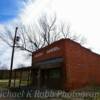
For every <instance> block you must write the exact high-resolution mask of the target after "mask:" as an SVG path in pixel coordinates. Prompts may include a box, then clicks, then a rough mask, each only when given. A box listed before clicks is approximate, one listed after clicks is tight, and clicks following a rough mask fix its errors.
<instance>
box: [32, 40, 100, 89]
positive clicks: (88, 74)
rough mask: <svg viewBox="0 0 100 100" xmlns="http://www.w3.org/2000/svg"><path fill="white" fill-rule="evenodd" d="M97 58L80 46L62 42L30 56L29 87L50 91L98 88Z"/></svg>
mask: <svg viewBox="0 0 100 100" xmlns="http://www.w3.org/2000/svg"><path fill="white" fill-rule="evenodd" d="M99 76H100V55H97V54H95V53H93V52H91V51H90V50H89V49H87V48H84V47H82V46H81V45H80V44H78V43H76V42H74V41H72V40H70V39H61V40H59V41H57V42H54V43H52V44H51V45H49V46H46V47H44V48H42V49H39V50H37V51H35V52H33V54H32V79H33V80H32V85H33V87H39V88H50V89H64V90H69V89H77V88H81V87H84V86H86V85H92V84H96V85H100V78H99Z"/></svg>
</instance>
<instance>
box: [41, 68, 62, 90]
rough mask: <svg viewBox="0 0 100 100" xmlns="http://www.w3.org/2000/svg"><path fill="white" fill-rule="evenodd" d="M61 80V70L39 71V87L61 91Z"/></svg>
mask: <svg viewBox="0 0 100 100" xmlns="http://www.w3.org/2000/svg"><path fill="white" fill-rule="evenodd" d="M62 84H63V78H62V69H61V68H51V69H43V70H41V87H43V88H50V89H62Z"/></svg>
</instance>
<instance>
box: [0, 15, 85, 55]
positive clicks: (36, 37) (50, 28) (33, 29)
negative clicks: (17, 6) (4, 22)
mask: <svg viewBox="0 0 100 100" xmlns="http://www.w3.org/2000/svg"><path fill="white" fill-rule="evenodd" d="M56 20H57V18H56V16H54V17H50V18H48V17H47V16H46V15H43V16H41V17H40V18H39V20H38V23H36V24H34V23H31V24H30V25H27V26H26V25H23V24H15V26H18V33H17V38H16V45H15V47H16V48H19V49H20V50H24V51H28V52H29V53H30V54H32V52H33V51H35V50H38V49H40V48H43V47H45V46H46V45H50V44H51V43H53V42H55V41H57V40H59V39H61V38H70V39H72V40H74V41H77V42H80V43H81V44H83V43H85V41H86V39H85V38H84V37H82V36H79V35H76V34H72V33H71V32H70V25H67V26H65V24H62V23H61V25H60V28H59V26H58V25H57V24H56ZM13 33H14V27H12V26H10V28H9V27H5V32H3V33H1V32H0V38H1V39H2V40H3V41H4V42H5V43H6V44H7V45H9V46H10V47H12V43H13V39H14V35H13Z"/></svg>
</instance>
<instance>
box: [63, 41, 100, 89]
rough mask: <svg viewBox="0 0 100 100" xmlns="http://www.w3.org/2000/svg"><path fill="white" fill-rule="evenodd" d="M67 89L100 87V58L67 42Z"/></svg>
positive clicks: (71, 42) (77, 45)
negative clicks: (88, 86) (87, 86)
mask: <svg viewBox="0 0 100 100" xmlns="http://www.w3.org/2000/svg"><path fill="white" fill-rule="evenodd" d="M65 48H66V62H67V63H68V64H67V65H66V71H67V79H68V80H67V83H66V87H69V88H72V89H74V88H80V87H83V86H85V85H93V84H99V85H100V78H99V76H100V56H99V55H97V54H95V53H93V52H91V51H90V50H89V49H86V48H84V47H82V46H80V45H79V44H77V43H74V42H73V41H67V42H66V47H65Z"/></svg>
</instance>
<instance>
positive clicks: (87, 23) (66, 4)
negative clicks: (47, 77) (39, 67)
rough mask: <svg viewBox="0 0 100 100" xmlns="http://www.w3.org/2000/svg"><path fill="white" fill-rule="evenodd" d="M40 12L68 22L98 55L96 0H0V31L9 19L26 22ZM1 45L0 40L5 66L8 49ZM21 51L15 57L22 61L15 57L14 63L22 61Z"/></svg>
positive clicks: (99, 12)
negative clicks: (24, 0)
mask: <svg viewBox="0 0 100 100" xmlns="http://www.w3.org/2000/svg"><path fill="white" fill-rule="evenodd" d="M26 1H28V0H26ZM32 1H33V2H32ZM42 14H47V15H48V16H52V15H54V14H56V16H57V19H58V20H59V21H63V22H64V23H67V24H70V26H71V31H72V32H74V33H75V34H81V35H82V36H85V37H86V38H87V47H89V48H91V49H92V50H93V51H94V52H96V53H98V54H100V44H99V43H100V39H99V38H100V0H29V2H27V3H23V2H22V0H0V31H2V30H3V26H4V25H8V24H12V23H13V22H17V23H19V22H23V23H24V24H26V25H27V24H29V23H31V22H32V21H34V22H35V21H36V20H37V18H38V17H39V16H41V15H42ZM5 48H6V46H4V45H3V43H1V51H3V50H6V52H5V53H4V55H3V54H2V55H1V58H0V61H1V62H2V61H5V62H6V64H8V65H9V64H10V53H11V49H8V50H7V49H5ZM7 48H8V47H7ZM21 54H22V53H21V52H20V53H18V54H17V56H18V55H19V56H18V57H21V58H22V60H19V59H17V58H18V57H17V56H16V57H17V58H16V62H15V63H14V66H16V65H17V64H18V63H21V62H22V61H23V59H24V58H23V57H22V56H21ZM5 59H6V60H5ZM27 62H28V64H27V65H30V62H29V61H27Z"/></svg>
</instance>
